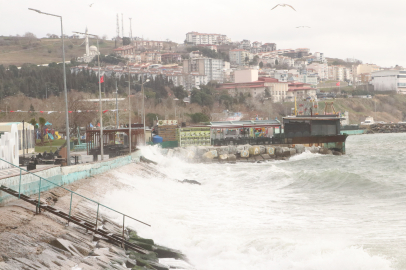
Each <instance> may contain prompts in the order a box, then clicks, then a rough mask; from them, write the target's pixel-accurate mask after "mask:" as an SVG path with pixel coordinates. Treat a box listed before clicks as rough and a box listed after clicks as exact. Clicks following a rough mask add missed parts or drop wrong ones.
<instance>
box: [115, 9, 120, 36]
mask: <svg viewBox="0 0 406 270" xmlns="http://www.w3.org/2000/svg"><path fill="white" fill-rule="evenodd" d="M116 36H117V39H118V38H119V37H120V22H119V21H118V13H117V29H116Z"/></svg>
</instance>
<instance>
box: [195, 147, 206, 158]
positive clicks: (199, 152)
mask: <svg viewBox="0 0 406 270" xmlns="http://www.w3.org/2000/svg"><path fill="white" fill-rule="evenodd" d="M196 151H197V155H198V156H203V155H204V153H207V152H208V151H209V148H208V147H206V146H198V147H197V149H196Z"/></svg>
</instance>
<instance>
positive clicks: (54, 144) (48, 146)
mask: <svg viewBox="0 0 406 270" xmlns="http://www.w3.org/2000/svg"><path fill="white" fill-rule="evenodd" d="M65 141H66V140H64V139H60V140H44V144H42V145H41V140H37V141H36V145H35V152H37V153H43V152H45V151H47V152H50V151H52V152H55V151H56V150H57V149H58V148H60V147H61V146H62V145H63V144H64V143H65Z"/></svg>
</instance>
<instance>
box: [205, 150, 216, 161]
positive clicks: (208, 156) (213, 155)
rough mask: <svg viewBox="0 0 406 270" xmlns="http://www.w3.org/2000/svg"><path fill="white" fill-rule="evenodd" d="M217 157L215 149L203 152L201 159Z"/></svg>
mask: <svg viewBox="0 0 406 270" xmlns="http://www.w3.org/2000/svg"><path fill="white" fill-rule="evenodd" d="M215 157H217V151H216V150H211V151H209V152H206V153H204V154H203V159H213V158H215Z"/></svg>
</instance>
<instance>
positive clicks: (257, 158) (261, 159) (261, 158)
mask: <svg viewBox="0 0 406 270" xmlns="http://www.w3.org/2000/svg"><path fill="white" fill-rule="evenodd" d="M254 158H255V161H263V160H264V158H263V157H262V156H260V155H258V156H255V157H254Z"/></svg>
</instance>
